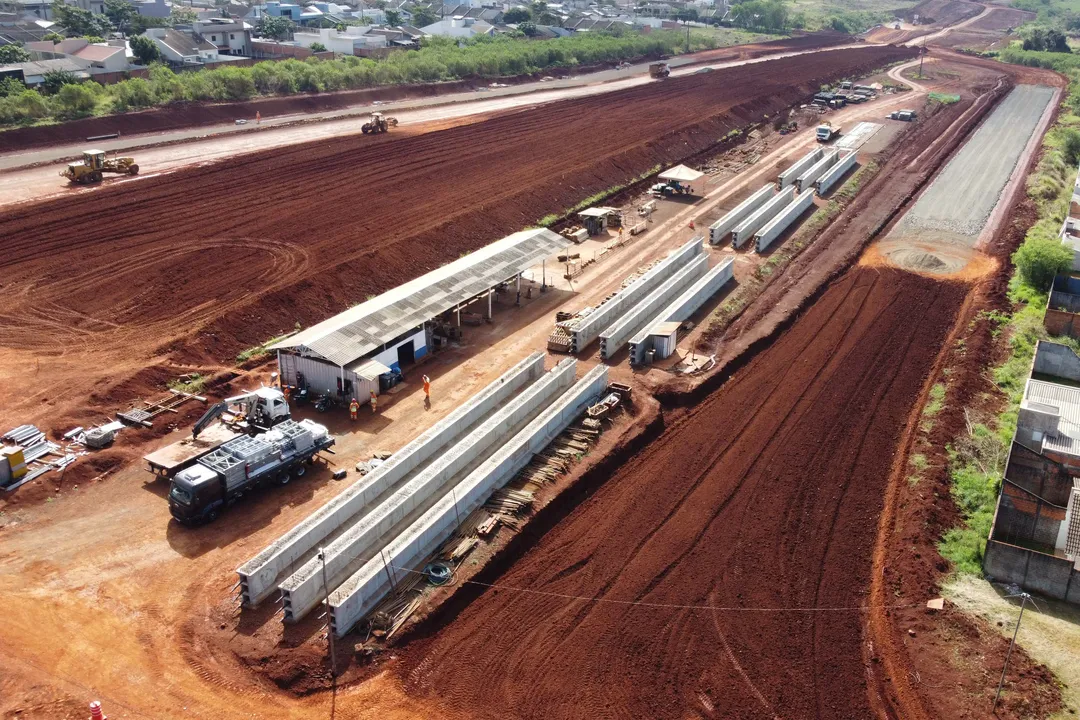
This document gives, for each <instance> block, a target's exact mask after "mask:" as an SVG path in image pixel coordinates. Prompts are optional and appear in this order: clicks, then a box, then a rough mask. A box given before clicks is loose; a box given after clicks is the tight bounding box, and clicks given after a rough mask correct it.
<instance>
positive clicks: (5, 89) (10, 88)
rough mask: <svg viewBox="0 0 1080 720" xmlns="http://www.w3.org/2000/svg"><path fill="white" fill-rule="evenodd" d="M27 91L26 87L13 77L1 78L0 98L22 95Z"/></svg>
mask: <svg viewBox="0 0 1080 720" xmlns="http://www.w3.org/2000/svg"><path fill="white" fill-rule="evenodd" d="M24 90H26V86H25V85H23V84H22V83H21V82H19V80H17V79H16V78H13V77H6V78H0V98H2V97H8V96H9V95H20V94H22V92H23V91H24Z"/></svg>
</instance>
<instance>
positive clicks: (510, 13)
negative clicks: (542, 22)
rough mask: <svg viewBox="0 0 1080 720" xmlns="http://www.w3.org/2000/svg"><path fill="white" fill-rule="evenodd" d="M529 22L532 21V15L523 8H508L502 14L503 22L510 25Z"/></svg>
mask: <svg viewBox="0 0 1080 720" xmlns="http://www.w3.org/2000/svg"><path fill="white" fill-rule="evenodd" d="M530 20H532V13H530V12H529V11H528V10H526V9H525V8H523V7H515V8H510V9H509V10H507V11H506V12H505V13H503V22H505V23H508V24H510V25H514V24H516V23H523V22H529V21H530Z"/></svg>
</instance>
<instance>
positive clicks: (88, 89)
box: [53, 82, 101, 118]
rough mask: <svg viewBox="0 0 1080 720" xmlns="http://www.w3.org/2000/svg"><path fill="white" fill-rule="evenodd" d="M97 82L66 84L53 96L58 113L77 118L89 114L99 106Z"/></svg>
mask: <svg viewBox="0 0 1080 720" xmlns="http://www.w3.org/2000/svg"><path fill="white" fill-rule="evenodd" d="M100 87H101V86H100V85H98V84H97V83H95V82H88V83H78V84H70V83H69V84H66V85H63V86H61V87H60V90H59V92H57V93H56V96H55V97H54V98H53V105H54V107H55V109H56V113H57V114H58V115H60V116H61V117H67V118H76V117H83V116H85V115H89V114H90V113H92V112H93V111H94V108H95V107H97V98H98V92H99V91H98V90H97V88H100Z"/></svg>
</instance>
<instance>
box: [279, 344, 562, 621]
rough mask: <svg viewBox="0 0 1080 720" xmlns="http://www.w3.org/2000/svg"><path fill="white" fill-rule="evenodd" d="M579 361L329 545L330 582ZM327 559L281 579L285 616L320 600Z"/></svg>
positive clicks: (552, 392)
mask: <svg viewBox="0 0 1080 720" xmlns="http://www.w3.org/2000/svg"><path fill="white" fill-rule="evenodd" d="M576 368H577V361H576V360H574V359H573V358H567V359H565V360H563V361H562V362H560V363H559V364H558V365H556V366H555V368H554V369H553V370H552V371H551V372H549V373H548V374H547V375H545V376H544V377H542V378H540V380H538V381H537V382H535V383H533V384H532V385H530V386H529V387H527V388H526V389H525V391H524V392H522V393H521V395H519V396H517V397H516V398H514V399H512V400H511V401H509V402H508V403H507V404H506V405H505V406H504V407H502V408H500V409H499V410H498V411H497V412H495V413H494V414H493V415H492V416H491V417H490V418H488V419H487V420H485V421H484V422H483V423H481V425H480V426H479V427H477V428H476V429H474V430H473V431H472V432H470V433H469V434H468V435H467V436H465V438H464V439H462V441H461V442H459V443H457V444H456V445H452V446H450V447H447V448H445V449H444V451H443V452H442V454H441V455H440V456H439V457H438V458H437V459H436V460H435V461H434V462H433V463H431V464H430V465H428V466H427V467H426V468H424V469H423V470H422V471H420V472H419V473H417V474H416V476H415V477H413V478H410V479H409V481H408V482H406V483H405V484H404V485H402V486H401V487H400V488H398V489H397V490H395V491H394V492H393V493H392V494H391V495H390V496H389V497H387V498H385V499H384V500H383V501H382V502H380V503H379V504H378V505H377V506H375V507H374V508H371V509H370V511H369V512H367V513H366V514H364V515H363V516H362V517H360V518H359V519H357V520H356V521H355V522H353V523H352V526H351V527H349V529H348V530H346V531H345V533H344V534H342V535H341V536H340V537H338V538H337V539H336V540H334V541H333V542H332V543H330V544H329V545H328V546H326V548H325V549H324V556H325V565H326V577H327V580H328V583H329V585H330V587H334V586H336V585H338V584H340V583H341V582H342V581H343V580H345V579H346V578H347V577H348V576H349V575H350V574H351V573H352V571H353V570H355V568H353V567H350V566H351V564H352V563H353V561H355V560H358V559H360V560H364V559H366V558H365V556H367V555H370V554H372V553H373V552H374V551H376V550H377V549H378V545H377V543H378V542H379V540H380V539H381V538H384V537H386V535H387V534H388V533H390V532H391V531H392V530H393V529H394V527H396V526H397V525H398V524H399V523H401V522H402V521H404V520H405V518H406V517H408V515H409V514H410V513H411V512H413V511H414V510H416V509H417V508H419V507H421V506H422V505H423V504H424V503H426V502H427V501H428V500H430V499H431V498H433V497H437V496H439V495H441V494H442V492H444V491H445V489H446V488H447V484H448V483H449V482H450V481H451V480H452V479H453V478H454V477H455V476H456V475H457V474H458V473H460V472H463V471H464V470H465V469H466V468H468V467H469V466H470V465H471V464H473V463H474V462H475V461H476V459H477V458H478V457H481V456H482V455H483V454H484V453H485V452H487V451H489V450H490V449H492V448H495V447H498V444H499V443H500V442H501V441H502V440H503V438H505V437H507V436H509V435H510V433H511V432H513V431H514V428H516V427H518V426H520V425H521V424H522V423H523V422H525V421H526V420H528V419H529V418H530V417H532V416H534V415H536V414H537V413H538V412H540V411H541V410H543V409H544V408H545V407H547V406H548V405H549V404H551V402H552V401H553V400H555V398H557V397H558V396H559V395H561V394H562V393H563V392H564V391H565V390H566V389H567V388H569V387H570V386H571V385H573V384H574V374H575V371H576ZM321 569H322V564H321V563H320V562H319V561H318V560H317V559H316V558H312V559H311V560H309V561H308V562H306V563H305V564H304V565H303V566H302V567H300V569H299V570H297V571H296V572H295V573H293V574H292V575H290V576H289V577H288V578H286V579H285V581H284V582H282V583H281V586H280V587H281V595H282V598H283V602H284V609H285V617H284V620H285V622H296V621H297V620H300V619H301V618H303V617H304V615H306V614H307V613H308V612H309V611H310V610H311V609H312V608H314V607H315V606H316V605H318V603H319V598H320V597H321V592H322V573H321Z"/></svg>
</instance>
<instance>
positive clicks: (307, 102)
mask: <svg viewBox="0 0 1080 720" xmlns="http://www.w3.org/2000/svg"><path fill="white" fill-rule="evenodd" d="M847 42H851V36H849V35H845V34H842V33H832V32H826V33H813V34H807V35H803V36H798V37H792V38H785V39H783V40H774V41H771V42H766V43H754V44H748V45H736V46H733V47H728V48H719V49H717V50H709V51H706V52H703V53H697V54H695V55H693V56H692V57H693V58H694V60H695V62H705V61H710V62H717V61H725V60H743V59H749V58H757V57H763V56H765V55H771V54H775V53H782V52H790V51H792V50H811V49H814V48H826V47H830V46H833V45H840V44H843V43H847ZM608 67H611V65H607V66H588V67H578V68H549V69H548V70H546V71H545V72H544V73H543V74H544V75H553V74H564V73H566V74H572V75H580V74H582V73H588V72H592V71H596V70H603V69H606V68H608ZM535 79H536V76H534V75H522V76H519V77H513V78H499V80H500V82H509V83H519V82H529V81H532V80H535ZM486 84H487V81H486V80H483V79H472V80H458V81H455V82H446V83H434V84H430V85H410V86H399V87H380V88H370V89H366V90H348V91H344V92H336V93H322V94H315V95H293V96H289V97H271V98H265V99H261V100H251V101H247V102H234V103H217V104H200V103H190V104H183V105H170V106H169V107H167V108H160V109H156V110H146V111H143V112H137V113H126V114H123V115H111V116H107V117H93V118H84V119H81V120H73V121H71V122H66V123H61V124H58V125H40V126H36V127H28V128H15V129H12V130H6V131H3V132H0V153H8V152H16V151H24V150H27V149H29V148H35V147H45V146H48V145H62V144H66V143H77V142H82V141H83V140H84V139H85V138H87V137H92V136H95V135H108V134H111V133H115V132H120V133H123V135H124V136H125V137H126V136H128V135H139V134H142V133H154V132H164V131H167V130H178V129H181V128H188V127H201V126H204V125H217V124H220V123H231V122H232V121H233V120H236V119H237V118H249V119H250V118H254V117H255V113H256V111H258V112H259V113H260V114H261V115H262V116H263V117H264V118H270V117H274V116H276V115H295V114H299V113H312V112H320V111H324V110H340V109H343V108H347V107H350V106H353V105H365V104H369V103H371V102H372V101H374V100H380V101H384V102H385V101H388V100H401V99H404V98H425V97H439V96H442V95H449V94H451V93H459V92H468V91H470V90H474V89H476V87H478V86H486Z"/></svg>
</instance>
